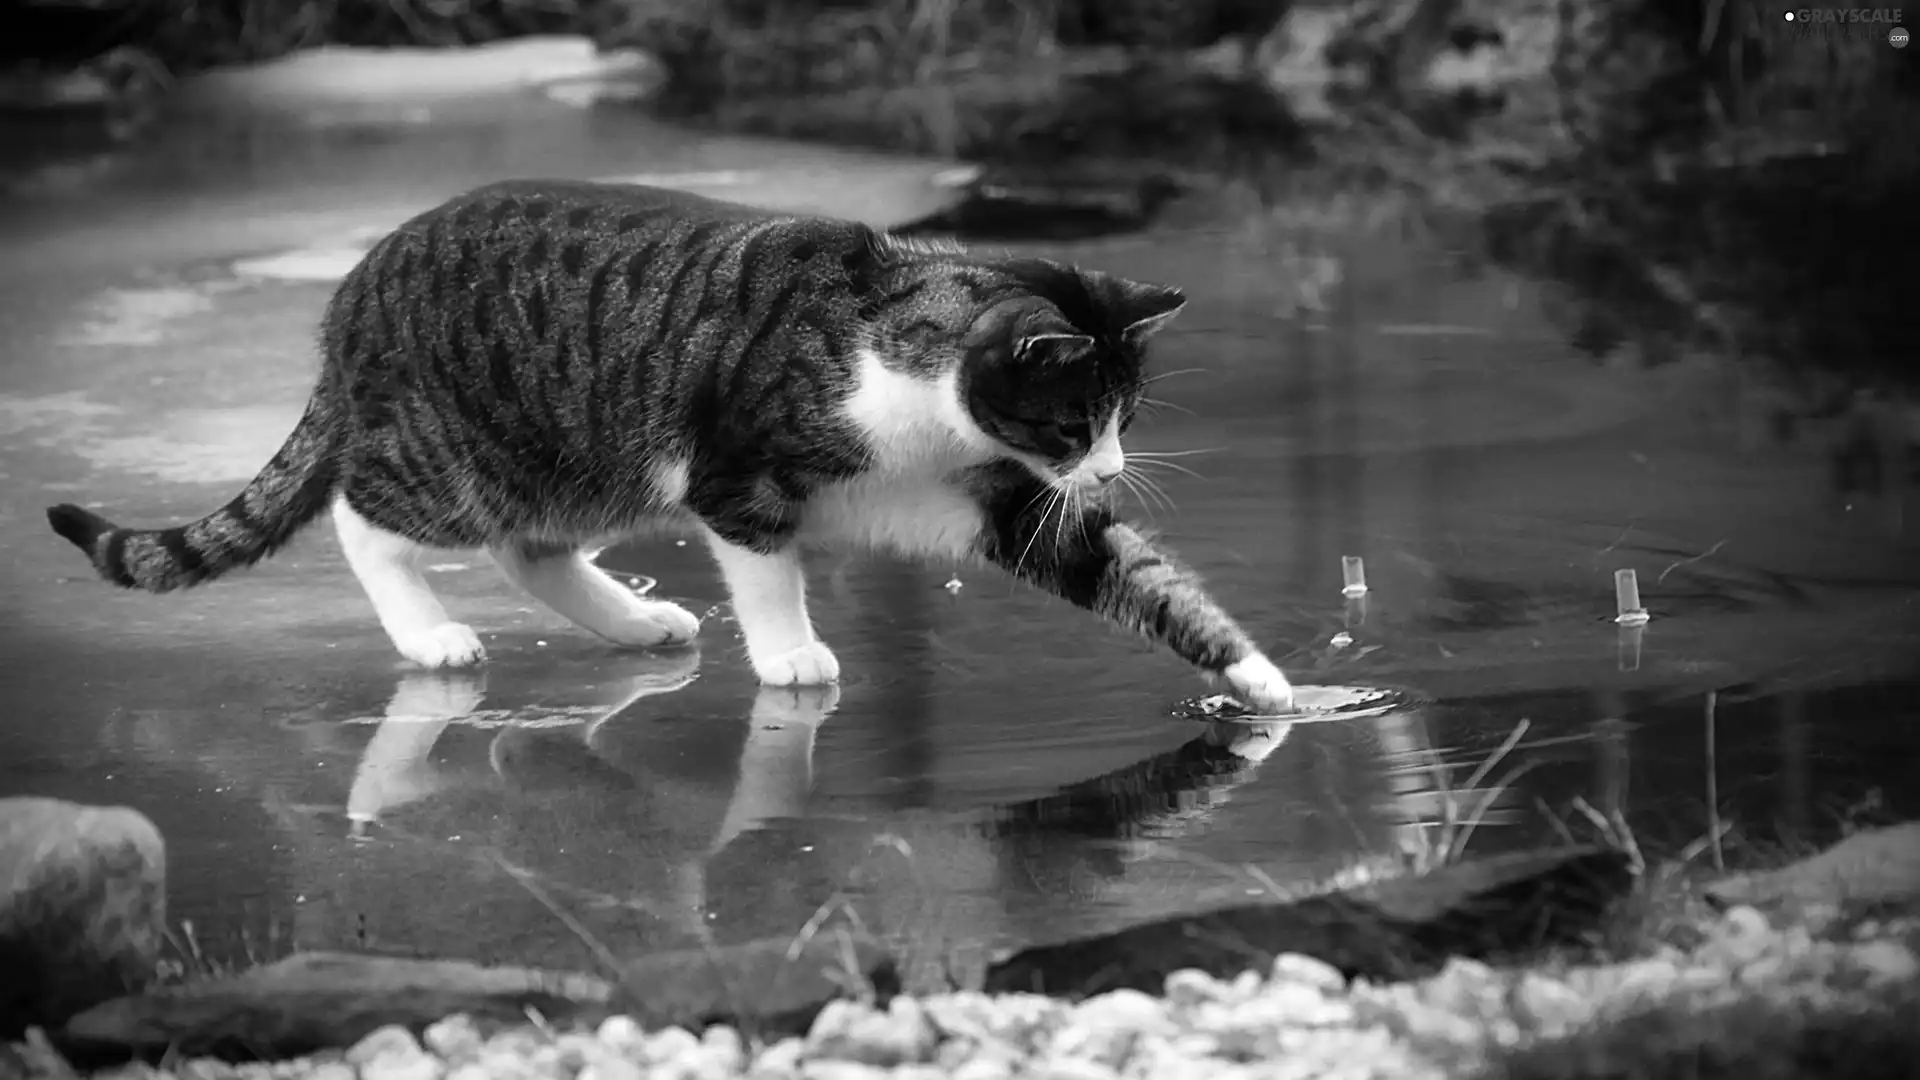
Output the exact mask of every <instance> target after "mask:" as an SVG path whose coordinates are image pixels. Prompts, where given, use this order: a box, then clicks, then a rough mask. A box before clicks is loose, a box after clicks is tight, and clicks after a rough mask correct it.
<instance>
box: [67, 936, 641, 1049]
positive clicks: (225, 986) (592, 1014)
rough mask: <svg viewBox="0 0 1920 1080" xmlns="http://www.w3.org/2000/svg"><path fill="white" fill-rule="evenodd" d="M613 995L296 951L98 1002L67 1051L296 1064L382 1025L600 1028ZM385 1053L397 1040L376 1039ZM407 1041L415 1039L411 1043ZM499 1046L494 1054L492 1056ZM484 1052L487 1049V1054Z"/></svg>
mask: <svg viewBox="0 0 1920 1080" xmlns="http://www.w3.org/2000/svg"><path fill="white" fill-rule="evenodd" d="M612 994H613V988H612V987H611V986H609V985H608V984H607V983H605V982H603V981H601V980H599V979H596V978H593V977H592V976H588V975H579V974H570V973H563V972H546V971H537V970H533V969H530V968H508V967H500V968H488V967H481V966H480V965H477V964H468V963H463V962H459V961H451V960H404V959H396V958H391V957H379V956H357V955H352V954H347V953H322V952H315V953H296V954H295V955H293V956H289V957H287V958H286V959H285V960H281V961H279V962H278V963H274V964H269V965H267V966H265V967H260V968H255V969H253V970H251V971H248V972H245V973H243V974H240V975H235V976H231V977H228V978H223V979H212V980H208V981H206V982H196V983H190V984H188V985H185V986H177V987H168V988H166V989H162V990H155V991H150V992H148V993H145V994H139V995H134V996H130V997H123V998H119V999H117V1000H114V1001H109V1002H106V1003H104V1004H101V1005H97V1006H95V1007H93V1008H91V1009H89V1010H87V1011H86V1012H84V1013H81V1014H80V1015H78V1016H76V1017H74V1018H73V1019H71V1020H69V1021H68V1022H67V1025H66V1027H65V1028H64V1029H63V1030H62V1031H61V1032H60V1033H59V1035H58V1041H59V1042H60V1043H61V1044H62V1045H63V1046H67V1045H71V1046H77V1047H81V1048H89V1049H93V1050H96V1051H97V1050H98V1049H99V1048H101V1047H115V1048H120V1049H123V1050H129V1051H132V1052H134V1053H136V1054H139V1055H143V1056H150V1055H157V1054H160V1053H163V1052H166V1051H167V1050H168V1049H169V1048H171V1049H172V1050H173V1051H174V1052H175V1053H179V1054H184V1055H187V1056H209V1057H219V1058H225V1059H227V1060H238V1059H242V1058H253V1057H257V1056H264V1057H273V1058H280V1057H295V1056H298V1055H301V1054H306V1053H310V1052H312V1051H315V1050H319V1049H323V1048H326V1047H345V1046H354V1045H355V1044H357V1043H360V1041H361V1040H363V1039H367V1038H368V1037H369V1036H372V1035H374V1034H376V1033H378V1032H380V1031H381V1029H383V1028H388V1027H390V1026H391V1027H395V1028H398V1029H419V1028H424V1027H425V1026H427V1025H429V1024H432V1023H434V1022H435V1021H437V1020H440V1019H442V1018H444V1017H448V1016H451V1015H453V1014H455V1013H466V1014H468V1015H469V1016H471V1017H472V1018H474V1019H476V1020H481V1021H488V1020H491V1021H504V1022H518V1023H524V1022H525V1021H526V1013H527V1010H528V1009H533V1010H535V1011H537V1012H539V1013H540V1015H542V1016H544V1017H546V1018H547V1019H548V1020H549V1021H552V1022H553V1023H555V1024H563V1023H568V1022H571V1021H575V1020H579V1021H583V1022H588V1023H591V1022H595V1021H598V1020H599V1019H601V1018H603V1017H604V1016H605V1015H606V1014H607V1011H608V1010H607V1007H606V1006H607V1001H608V1000H609V998H610V997H611V996H612ZM380 1038H382V1039H386V1040H389V1041H390V1042H389V1045H390V1046H397V1045H398V1044H397V1042H393V1041H392V1040H395V1039H397V1036H394V1035H391V1034H381V1035H380ZM408 1038H409V1039H411V1038H412V1036H411V1035H409V1036H408ZM494 1049H495V1047H494V1045H493V1043H492V1042H489V1043H488V1046H487V1051H492V1050H494ZM487 1051H483V1052H482V1057H483V1058H484V1057H486V1055H487Z"/></svg>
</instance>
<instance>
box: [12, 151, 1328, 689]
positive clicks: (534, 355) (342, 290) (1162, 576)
mask: <svg viewBox="0 0 1920 1080" xmlns="http://www.w3.org/2000/svg"><path fill="white" fill-rule="evenodd" d="M1185 304H1186V298H1185V296H1184V295H1183V294H1182V293H1181V291H1180V290H1179V289H1177V288H1174V287H1171V286H1163V285H1153V284H1146V283H1141V282H1136V281H1132V280H1128V279H1125V278H1121V277H1118V276H1114V275H1110V274H1106V273H1102V272H1098V271H1092V270H1085V269H1080V268H1076V267H1074V266H1070V265H1067V264H1064V263H1060V262H1056V261H1052V260H1046V259H1039V258H1011V257H1009V258H988V257H984V256H981V255H975V254H970V253H969V252H968V251H966V249H964V248H962V247H961V246H959V245H957V244H952V243H939V244H935V243H928V242H921V241H907V240H904V239H901V238H898V237H895V236H892V235H890V234H888V233H886V232H885V231H882V230H877V229H873V228H870V227H868V226H865V225H861V224H857V223H853V222H847V221H839V220H834V219H828V218H817V217H798V216H790V215H781V214H774V213H769V212H765V211H761V210H758V209H754V208H750V207H746V206H742V205H736V204H733V203H728V202H722V201H719V200H714V199H708V198H704V197H700V196H695V195H690V194H686V193H682V192H675V191H667V190H662V189H655V188H648V187H642V186H636V185H623V184H622V185H616V184H602V183H593V182H584V181H561V180H509V181H502V182H498V183H493V184H489V185H486V186H483V187H480V188H476V189H474V190H472V191H470V192H468V193H466V194H464V195H460V196H456V197H454V198H452V199H451V200H449V201H447V202H445V203H443V204H441V205H440V206H438V207H436V208H434V209H431V210H427V211H425V212H424V213H421V214H420V215H418V216H416V217H414V218H413V219H411V220H409V221H407V222H406V223H404V224H402V225H400V226H399V227H398V228H397V229H395V230H394V231H393V232H392V233H390V234H388V235H387V236H386V237H384V238H383V239H382V240H380V241H379V242H378V243H377V244H375V245H374V247H373V248H372V249H371V250H369V251H368V253H367V254H366V256H365V257H364V258H363V259H362V260H361V261H360V262H359V263H358V264H357V265H356V266H355V267H354V269H353V270H351V271H350V272H349V273H348V274H347V276H346V277H345V278H344V279H343V280H342V282H341V283H340V285H339V287H338V288H337V289H336V291H335V293H334V295H333V297H332V299H331V301H330V302H329V304H328V306H327V309H326V313H325V315H324V316H323V319H322V326H321V335H320V336H321V345H322V349H323V354H324V355H323V359H322V364H321V371H320V375H319V377H318V381H317V385H316V387H315V389H314V391H313V394H312V396H311V397H310V399H309V400H308V403H307V406H306V411H305V413H304V415H303V416H302V417H301V418H300V420H299V422H298V424H297V425H296V426H295V427H294V430H293V433H292V434H291V435H290V436H289V437H288V439H287V441H286V443H285V445H284V446H282V447H281V448H280V450H279V452H278V453H276V454H275V455H274V456H273V458H272V460H270V461H269V462H268V463H267V465H266V466H265V468H264V469H262V470H261V472H260V473H259V475H258V476H256V477H255V478H254V480H253V481H252V482H251V483H249V484H248V485H247V486H246V488H245V489H244V490H242V491H241V492H240V494H239V495H237V496H235V497H234V498H233V499H232V500H231V501H230V502H228V503H227V504H226V505H225V506H223V507H221V508H220V509H218V510H215V511H214V512H213V513H211V514H209V515H207V516H206V517H203V518H201V519H200V520H198V521H194V522H191V523H188V524H185V525H179V526H175V527H172V528H164V529H125V528H121V527H119V526H117V525H115V524H113V523H112V522H110V521H108V520H106V519H105V518H102V517H101V516H99V515H97V514H94V513H92V512H91V511H88V510H86V509H83V508H81V507H78V506H74V505H70V504H69V505H61V506H55V507H52V508H50V509H49V510H48V511H47V517H48V521H49V523H50V524H51V525H52V527H53V529H54V531H55V532H57V533H58V534H59V535H61V536H62V537H64V538H66V539H67V540H68V541H70V542H71V543H73V544H74V545H76V546H78V547H79V548H80V549H81V550H82V551H84V552H86V553H87V555H88V556H89V557H90V558H91V559H92V561H93V564H94V566H95V568H96V569H97V571H98V572H99V574H100V575H101V576H102V577H104V578H105V579H106V580H108V581H110V582H113V583H115V584H118V585H122V586H125V587H127V588H135V589H143V590H146V591H149V592H167V591H170V590H173V589H179V588H184V587H187V586H191V585H195V584H198V583H200V582H203V581H207V580H210V579H212V578H215V577H218V576H220V575H222V574H224V573H227V572H228V571H231V570H233V569H235V568H237V567H242V566H248V565H251V564H253V563H255V562H258V561H259V560H260V559H263V558H265V557H267V556H268V555H270V554H272V553H273V552H274V551H275V550H277V549H279V548H280V547H281V546H282V545H284V544H285V543H287V542H288V541H289V540H290V539H291V538H292V537H293V536H294V534H295V533H296V532H297V531H298V530H299V529H301V528H302V527H303V526H305V525H307V524H308V523H309V522H311V521H312V520H314V519H315V518H317V517H319V516H320V514H322V513H323V512H330V513H331V515H332V517H333V522H334V526H335V529H336V531H337V533H338V536H339V539H340V544H341V547H342V549H343V551H344V553H345V556H346V561H347V564H348V565H349V566H350V567H351V568H352V570H353V573H354V575H355V576H356V577H357V578H358V580H359V582H360V584H361V586H362V588H363V589H364V590H365V592H366V594H367V596H368V598H369V599H370V600H371V601H372V604H373V609H374V613H375V615H376V616H377V617H378V619H379V622H380V625H381V626H382V628H383V629H384V630H385V631H386V633H387V635H388V637H389V638H390V639H391V640H392V643H393V645H394V647H395V648H396V649H397V650H398V651H399V653H400V654H401V655H402V656H403V657H405V658H406V659H407V660H410V661H412V662H414V663H415V664H418V665H420V666H422V667H425V668H460V667H469V666H472V665H476V664H479V663H481V662H482V661H483V660H484V658H485V649H484V648H483V647H482V645H481V642H480V639H479V637H478V636H477V635H476V634H475V633H474V631H473V630H472V629H471V628H470V627H468V626H466V625H463V624H461V623H458V622H455V621H453V620H452V619H450V618H448V616H447V612H446V610H445V609H444V608H443V607H442V606H441V605H440V602H439V600H438V599H436V598H435V596H434V595H433V592H432V591H431V589H430V588H429V587H428V584H427V581H426V579H425V577H424V576H423V575H422V572H421V569H420V562H421V557H422V555H423V554H424V553H425V552H426V551H427V550H429V549H433V548H476V547H484V548H487V549H488V550H489V552H490V553H491V554H492V556H493V558H494V559H495V561H496V562H498V564H499V565H500V567H501V568H502V569H503V570H504V571H505V573H506V576H507V577H508V578H509V579H511V580H512V581H513V582H514V583H516V584H518V585H519V586H520V587H521V588H522V589H524V590H525V591H526V592H528V593H530V594H532V596H534V597H535V598H536V599H538V600H540V601H541V602H542V603H544V604H545V605H546V606H548V607H550V608H552V609H553V610H554V611H556V612H557V613H559V614H560V615H562V616H564V617H565V618H567V619H568V620H570V621H571V622H573V623H574V624H576V625H578V626H580V627H581V628H583V629H585V630H588V631H590V632H592V633H594V634H597V635H599V636H600V637H602V638H605V639H608V640H610V641H612V642H614V643H616V644H619V645H624V646H632V647H664V646H675V645H683V644H687V643H689V642H691V641H692V640H693V639H694V637H695V636H696V634H697V633H698V632H699V629H700V622H699V620H698V619H697V618H695V617H694V616H693V615H692V614H691V613H689V612H688V611H686V610H685V609H683V608H681V607H679V606H677V605H675V604H672V603H670V602H666V601H661V600H651V599H644V598H642V597H640V596H638V595H636V594H635V593H634V592H633V591H632V590H629V589H627V588H626V587H624V586H622V585H621V584H619V583H618V582H617V581H615V580H614V579H613V578H611V577H609V576H608V575H607V574H606V573H605V572H604V571H602V570H600V569H599V568H598V567H597V566H596V565H595V564H594V562H593V561H592V559H591V557H590V556H589V555H588V554H587V550H586V549H588V548H589V547H591V546H592V545H595V544H598V543H601V542H605V541H608V540H611V539H614V538H618V537H622V536H629V535H634V534H637V533H643V532H646V531H647V530H648V529H649V528H651V527H655V526H659V525H662V524H666V525H674V524H678V525H683V526H687V527H690V528H691V529H693V530H695V531H697V532H698V533H699V534H701V535H703V536H704V538H705V540H706V542H707V544H708V547H709V548H710V550H711V552H712V554H713V557H714V559H715V561H716V562H717V563H718V566H719V569H720V571H721V574H722V575H723V577H724V578H725V581H726V585H727V589H728V591H729V593H730V594H731V598H732V603H733V609H734V612H735V614H736V616H737V618H738V621H739V624H740V627H741V630H742V632H743V635H744V637H745V640H746V652H747V657H748V660H749V662H750V663H751V665H752V668H753V671H754V673H755V674H756V676H757V677H758V678H759V680H760V681H761V682H762V683H763V684H765V685H772V686H796V685H820V684H825V683H831V682H834V681H836V680H837V679H838V678H839V675H840V667H839V662H838V661H837V660H836V658H835V657H834V655H833V653H832V652H831V651H830V650H829V649H828V647H827V646H826V645H825V644H824V643H823V642H821V641H820V640H819V639H818V638H817V637H816V636H815V634H814V630H813V626H812V623H811V621H810V620H809V618H808V615H807V603H806V590H805V582H804V579H803V576H802V565H801V552H802V549H803V548H805V547H809V546H819V545H825V546H842V547H844V546H850V545H851V546H860V545H864V546H869V547H878V548H883V549H891V550H893V551H896V552H899V553H902V554H905V555H908V556H924V557H933V556H937V557H943V558H965V557H975V558H980V559H984V560H985V561H987V562H990V563H993V564H996V565H998V566H999V567H1001V568H1003V569H1004V570H1006V571H1008V572H1010V573H1012V574H1013V575H1014V576H1015V577H1016V578H1018V579H1020V580H1023V581H1026V582H1027V583H1029V584H1032V585H1035V586H1038V587H1039V588H1041V589H1043V590H1046V591H1047V592H1050V593H1053V594H1054V595H1056V596H1058V597H1061V598H1063V599H1065V600H1067V601H1069V602H1071V603H1073V604H1075V605H1077V606H1079V607H1081V608H1085V609H1089V610H1091V611H1093V612H1095V613H1097V614H1099V615H1101V616H1103V617H1104V618H1105V619H1106V620H1108V621H1109V622H1111V623H1113V624H1116V625H1118V626H1120V627H1122V628H1124V629H1126V630H1130V631H1133V632H1135V633H1138V634H1140V635H1143V636H1145V637H1146V638H1148V639H1150V640H1152V641H1154V642H1157V643H1159V644H1160V645H1162V646H1164V647H1166V648H1168V649H1170V650H1172V651H1173V652H1174V653H1175V654H1177V655H1178V656H1180V657H1181V658H1183V659H1184V660H1186V661H1187V662H1189V663H1190V664H1192V665H1194V666H1195V667H1197V668H1199V669H1200V670H1201V672H1202V673H1203V674H1205V675H1207V676H1209V677H1218V678H1221V679H1224V680H1225V682H1226V683H1227V684H1228V686H1230V687H1231V689H1232V690H1233V692H1234V693H1235V695H1237V696H1238V697H1239V698H1240V699H1241V700H1242V701H1243V702H1245V703H1246V704H1248V705H1249V706H1251V707H1253V708H1255V709H1256V710H1259V711H1261V712H1285V711H1288V710H1289V709H1290V708H1291V703H1292V698H1293V690H1292V687H1291V685H1290V684H1289V683H1288V681H1287V679H1286V677H1285V676H1284V675H1283V674H1282V673H1281V671H1280V669H1279V668H1278V667H1276V666H1275V665H1274V664H1273V663H1272V661H1270V660H1269V659H1268V658H1267V657H1266V655H1265V654H1264V653H1262V652H1261V650H1260V648H1259V647H1258V646H1257V645H1256V644H1255V643H1254V642H1253V640H1252V639H1251V638H1250V637H1249V636H1248V635H1247V634H1246V632H1245V631H1244V630H1242V629H1241V628H1240V626H1239V625H1238V624H1237V623H1236V622H1235V621H1234V620H1233V619H1232V618H1231V617H1230V616H1229V615H1228V614H1227V613H1226V612H1225V611H1224V610H1222V608H1221V607H1220V605H1219V604H1217V603H1215V602H1214V600H1213V599H1212V598H1211V597H1210V596H1209V594H1208V592H1207V590H1206V588H1205V587H1204V585H1203V584H1202V583H1201V582H1200V580H1199V579H1198V578H1197V577H1196V576H1195V575H1194V574H1193V573H1192V572H1191V571H1190V570H1188V569H1186V568H1185V567H1183V566H1182V565H1181V564H1179V563H1178V562H1177V561H1176V560H1175V559H1174V557H1173V556H1172V555H1171V554H1169V553H1167V552H1165V551H1163V550H1160V549H1157V548H1155V547H1154V546H1153V545H1152V544H1151V543H1149V541H1148V540H1147V539H1146V538H1145V537H1144V536H1143V535H1142V534H1141V533H1140V532H1139V531H1137V530H1136V529H1135V528H1133V527H1132V526H1130V525H1127V524H1125V523H1123V522H1121V521H1120V520H1118V519H1117V518H1116V517H1115V516H1114V513H1113V510H1112V507H1111V504H1112V502H1113V501H1114V500H1113V499H1112V498H1110V497H1109V496H1110V495H1111V493H1112V492H1113V491H1114V490H1115V487H1116V485H1115V484H1114V481H1115V480H1116V479H1117V478H1118V477H1120V476H1121V475H1122V473H1123V471H1124V470H1125V469H1126V467H1127V462H1126V456H1125V453H1124V452H1123V450H1122V448H1121V444H1120V436H1121V433H1122V432H1124V431H1126V430H1127V427H1128V425H1129V424H1130V423H1131V421H1132V419H1133V417H1134V414H1135V412H1136V410H1137V409H1138V408H1139V407H1140V404H1141V399H1142V397H1143V396H1144V391H1145V386H1146V383H1147V381H1148V380H1147V378H1146V376H1145V375H1144V374H1143V371H1144V364H1145V361H1146V346H1147V343H1148V340H1149V339H1150V338H1151V337H1153V335H1154V334H1155V333H1157V332H1158V331H1160V330H1161V329H1162V328H1163V327H1165V326H1166V325H1167V323H1168V321H1169V320H1171V319H1172V318H1173V317H1174V316H1175V314H1176V313H1178V312H1179V311H1180V310H1181V309H1182V308H1183V307H1184V306H1185Z"/></svg>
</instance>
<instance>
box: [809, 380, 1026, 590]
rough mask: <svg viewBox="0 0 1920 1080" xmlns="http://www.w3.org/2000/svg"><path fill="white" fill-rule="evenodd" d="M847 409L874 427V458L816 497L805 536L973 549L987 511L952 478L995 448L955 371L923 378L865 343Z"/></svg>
mask: <svg viewBox="0 0 1920 1080" xmlns="http://www.w3.org/2000/svg"><path fill="white" fill-rule="evenodd" d="M846 415H847V418H848V419H849V420H852V421H853V423H854V424H855V425H856V426H858V427H859V429H860V430H861V431H862V432H863V433H864V434H865V435H866V437H867V440H868V445H870V446H871V447H872V448H873V452H874V456H875V458H876V462H875V465H874V467H873V468H872V469H871V470H869V471H868V472H866V473H864V474H862V475H861V476H858V477H855V478H854V479H852V480H848V481H845V482H843V483H837V484H833V485H830V486H828V487H826V488H824V489H822V490H821V491H819V492H817V493H816V494H815V495H814V497H813V498H811V499H809V500H808V501H807V507H806V515H805V518H804V520H803V522H802V525H801V538H802V539H803V540H805V541H807V542H811V543H820V544H831V545H834V546H857V547H879V548H886V549H890V550H894V551H898V552H900V553H902V554H906V555H921V556H926V555H952V556H957V555H961V554H964V553H965V552H967V551H968V550H970V549H971V548H972V547H973V545H974V542H975V540H976V538H977V537H978V536H979V534H980V530H981V527H982V525H983V519H982V512H981V510H980V507H979V506H978V504H976V503H975V502H974V501H973V500H972V499H970V498H968V497H967V496H966V495H964V494H963V493H961V492H960V491H959V490H957V489H956V488H955V487H954V486H953V485H952V483H951V478H952V477H953V476H954V475H955V474H957V473H958V472H959V471H960V470H962V469H965V468H967V467H969V466H973V465H979V464H982V463H984V462H987V461H990V460H992V459H993V458H994V457H995V456H996V451H995V449H994V446H993V443H992V442H991V441H990V440H989V439H988V438H987V436H986V434H985V433H984V432H982V431H981V430H980V429H979V426H978V425H976V424H974V422H973V420H972V418H971V417H969V416H968V415H967V414H966V410H965V409H964V408H962V407H961V405H960V399H959V395H958V393H957V387H956V379H955V376H953V375H951V374H949V375H945V376H941V377H938V378H934V379H920V378H915V377H913V376H912V375H908V374H904V373H902V372H898V371H893V370H891V369H889V368H888V367H887V366H886V365H885V364H883V363H882V362H881V360H880V358H879V357H878V356H877V355H874V354H873V353H870V352H866V353H862V355H861V358H860V366H859V369H858V381H857V383H856V384H855V387H854V391H853V393H852V394H851V395H850V396H849V397H848V398H847V402H846Z"/></svg>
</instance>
